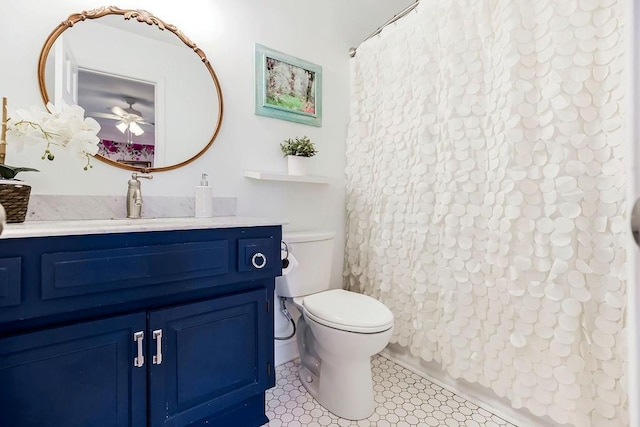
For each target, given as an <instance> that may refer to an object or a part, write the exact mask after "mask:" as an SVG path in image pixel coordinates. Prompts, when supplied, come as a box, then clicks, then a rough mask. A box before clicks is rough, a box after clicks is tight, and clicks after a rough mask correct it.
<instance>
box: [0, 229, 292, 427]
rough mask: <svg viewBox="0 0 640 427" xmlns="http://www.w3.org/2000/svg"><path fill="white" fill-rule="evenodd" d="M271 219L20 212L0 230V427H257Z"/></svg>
mask: <svg viewBox="0 0 640 427" xmlns="http://www.w3.org/2000/svg"><path fill="white" fill-rule="evenodd" d="M281 233H282V231H281V226H280V225H279V224H278V223H277V222H269V221H263V220H257V219H250V218H248V219H243V218H240V217H229V218H208V219H194V218H185V219H178V218H172V219H165V220H163V219H158V220H112V221H106V220H105V221H74V222H72V221H68V222H51V223H46V222H31V223H29V222H27V223H24V224H16V225H9V226H8V227H7V228H6V229H5V231H4V233H3V235H2V236H0V401H1V402H2V405H1V406H2V409H1V410H0V425H1V426H15V427H17V426H38V427H45V426H51V427H53V426H55V427H64V426H91V427H101V426H104V427H114V426H122V427H124V426H132V427H142V426H185V425H193V426H200V425H202V426H204V425H207V426H259V425H261V424H263V423H266V422H267V421H268V420H267V418H266V417H265V414H264V392H265V390H266V389H268V388H270V387H272V386H273V385H274V382H275V374H274V369H273V313H272V310H273V287H274V279H275V277H276V276H278V275H280V274H281V263H280V240H281Z"/></svg>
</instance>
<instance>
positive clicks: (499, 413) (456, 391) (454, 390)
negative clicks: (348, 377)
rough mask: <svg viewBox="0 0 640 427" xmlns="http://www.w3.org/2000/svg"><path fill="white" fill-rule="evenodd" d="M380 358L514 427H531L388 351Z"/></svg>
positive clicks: (516, 417) (525, 421)
mask: <svg viewBox="0 0 640 427" xmlns="http://www.w3.org/2000/svg"><path fill="white" fill-rule="evenodd" d="M378 355H379V356H382V357H384V358H385V359H387V360H390V361H392V362H393V363H397V364H398V365H400V366H402V367H403V368H405V369H407V370H409V371H411V372H413V373H414V374H416V375H419V376H420V377H422V378H424V379H426V380H428V381H431V382H432V383H434V384H437V385H438V386H440V387H442V388H443V389H445V390H448V391H450V392H451V393H454V394H457V395H458V396H460V397H462V398H463V399H465V400H468V401H469V402H471V403H473V404H474V405H476V406H478V407H479V408H482V409H484V410H485V411H488V412H491V413H492V414H493V415H496V416H498V417H500V418H502V419H503V420H505V421H506V422H508V423H511V424H513V425H514V426H516V427H518V426H522V427H524V426H530V425H531V424H530V422H531V421H530V420H527V419H525V418H524V417H522V418H521V417H519V416H514V415H511V414H506V413H505V412H503V411H501V410H499V409H495V408H492V407H491V406H489V405H487V404H486V403H485V402H481V401H480V400H478V399H477V398H475V397H473V396H470V395H469V394H467V393H465V392H463V391H462V390H460V389H458V388H457V387H454V386H452V385H451V384H447V383H445V382H443V381H440V380H438V379H436V378H434V377H432V376H431V375H429V374H426V373H424V372H422V371H420V370H418V369H416V368H415V367H413V366H411V365H410V364H408V363H405V362H403V361H402V360H400V359H398V358H397V357H395V356H392V355H390V354H388V353H387V352H386V350H382V351H381V352H380V353H378Z"/></svg>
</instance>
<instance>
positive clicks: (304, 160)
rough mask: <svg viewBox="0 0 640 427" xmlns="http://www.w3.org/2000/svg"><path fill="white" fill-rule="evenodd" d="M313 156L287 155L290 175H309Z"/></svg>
mask: <svg viewBox="0 0 640 427" xmlns="http://www.w3.org/2000/svg"><path fill="white" fill-rule="evenodd" d="M310 162H311V157H302V156H287V171H288V172H289V175H308V174H309V164H310Z"/></svg>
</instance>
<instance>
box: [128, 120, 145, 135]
mask: <svg viewBox="0 0 640 427" xmlns="http://www.w3.org/2000/svg"><path fill="white" fill-rule="evenodd" d="M129 130H130V131H131V132H133V134H134V135H135V136H140V135H142V134H143V133H144V131H143V130H142V128H141V127H140V125H138V124H137V123H136V122H131V124H130V125H129Z"/></svg>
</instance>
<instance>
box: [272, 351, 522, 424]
mask: <svg viewBox="0 0 640 427" xmlns="http://www.w3.org/2000/svg"><path fill="white" fill-rule="evenodd" d="M298 365H299V360H294V361H291V362H287V363H285V364H283V365H281V366H278V367H277V368H276V387H274V388H272V389H271V390H267V393H266V399H265V400H266V414H267V417H269V420H270V421H269V423H268V424H265V425H264V426H265V427H266V426H268V427H281V426H282V427H283V426H287V427H303V426H304V427H320V426H329V427H334V426H339V427H350V426H355V427H360V426H376V427H390V426H394V427H395V426H397V427H413V426H416V427H440V426H443V427H516V426H514V425H513V424H511V423H508V422H507V421H505V420H503V419H502V418H500V417H498V416H497V415H494V414H492V413H490V412H488V411H486V410H484V409H482V408H479V407H478V406H477V405H474V404H473V403H471V402H468V401H466V400H465V399H463V398H461V397H459V396H457V395H455V394H454V393H452V392H450V391H449V390H446V389H443V388H442V387H440V386H438V385H437V384H434V383H432V382H430V381H428V380H426V379H424V378H422V377H420V376H419V375H417V374H415V373H413V372H411V371H409V370H407V369H405V368H403V367H402V366H400V365H397V364H395V363H394V362H392V361H390V360H388V359H386V358H384V357H382V356H379V355H378V356H374V357H373V359H372V361H371V365H372V371H373V383H374V386H373V388H374V391H375V400H376V402H377V405H378V406H377V408H376V410H375V412H374V413H373V415H371V416H370V417H369V418H367V419H366V420H361V421H351V420H345V419H344V418H338V417H336V416H335V415H333V414H332V413H331V412H329V411H327V410H326V409H324V408H323V407H322V406H320V405H319V404H318V403H316V402H315V400H313V398H312V397H311V395H309V393H307V391H306V390H305V389H304V386H303V385H302V383H301V382H300V380H299V379H298Z"/></svg>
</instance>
